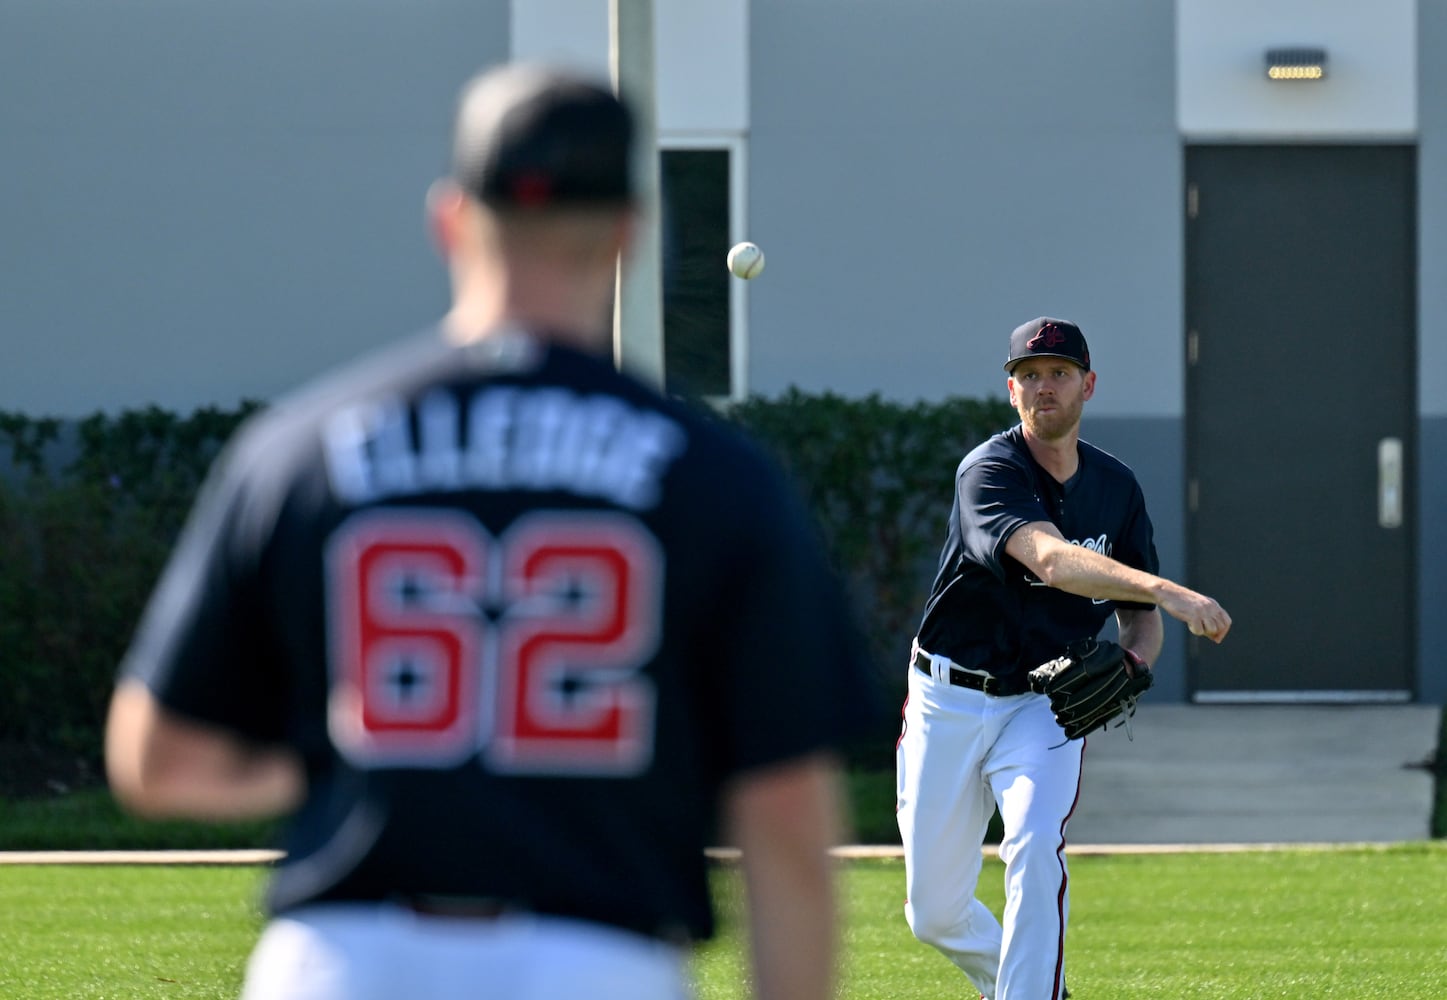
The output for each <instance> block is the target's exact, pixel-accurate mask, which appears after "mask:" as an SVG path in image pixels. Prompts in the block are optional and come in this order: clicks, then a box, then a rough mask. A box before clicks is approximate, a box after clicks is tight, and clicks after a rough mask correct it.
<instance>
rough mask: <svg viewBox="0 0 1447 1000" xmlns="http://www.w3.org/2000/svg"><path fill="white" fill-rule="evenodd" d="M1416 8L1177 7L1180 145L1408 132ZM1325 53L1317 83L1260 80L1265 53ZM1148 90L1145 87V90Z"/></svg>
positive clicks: (1278, 1)
mask: <svg viewBox="0 0 1447 1000" xmlns="http://www.w3.org/2000/svg"><path fill="white" fill-rule="evenodd" d="M1416 34H1417V4H1416V0H1371V2H1370V3H1367V2H1363V0H1177V2H1176V49H1177V63H1176V66H1177V74H1178V86H1177V104H1178V111H1179V117H1180V127H1181V132H1182V133H1183V134H1184V135H1185V136H1186V137H1187V138H1188V139H1198V140H1210V139H1216V138H1221V139H1334V140H1353V139H1401V138H1409V137H1411V136H1412V135H1414V134H1415V132H1416V128H1417V98H1416V88H1417V58H1416V56H1417V39H1416ZM1293 46H1310V47H1316V48H1324V49H1325V50H1326V51H1327V72H1326V78H1325V79H1323V80H1320V81H1314V82H1277V81H1272V80H1268V79H1267V77H1266V62H1265V57H1266V50H1267V49H1270V48H1278V47H1293ZM1145 82H1146V83H1147V84H1149V81H1145Z"/></svg>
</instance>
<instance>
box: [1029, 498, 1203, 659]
mask: <svg viewBox="0 0 1447 1000" xmlns="http://www.w3.org/2000/svg"><path fill="white" fill-rule="evenodd" d="M1005 551H1006V552H1007V553H1008V554H1009V555H1010V556H1011V557H1013V558H1014V559H1016V560H1017V561H1019V562H1020V563H1023V564H1024V565H1025V566H1026V567H1028V568H1029V569H1030V571H1031V572H1033V573H1034V574H1035V575H1036V576H1038V577H1039V578H1040V580H1041V581H1042V582H1043V583H1045V584H1046V585H1047V586H1050V587H1055V588H1057V589H1059V590H1064V591H1066V592H1067V593H1071V594H1078V595H1080V596H1081V597H1090V598H1094V599H1096V600H1104V601H1134V602H1137V603H1141V604H1155V605H1157V606H1159V607H1160V609H1161V610H1162V611H1164V612H1165V613H1166V614H1168V615H1170V616H1171V617H1173V618H1176V619H1179V620H1180V621H1182V622H1184V623H1185V625H1186V627H1187V628H1188V629H1190V631H1191V633H1192V634H1193V635H1203V636H1206V637H1207V638H1208V639H1211V640H1212V641H1214V642H1220V641H1221V640H1222V639H1224V638H1225V637H1226V633H1227V632H1228V631H1229V630H1230V628H1231V616H1230V615H1228V614H1227V613H1226V611H1225V609H1224V608H1222V607H1221V606H1220V605H1219V604H1218V603H1216V601H1214V600H1213V599H1211V598H1209V597H1207V596H1206V595H1205V594H1198V593H1196V592H1195V591H1194V590H1191V589H1190V588H1188V587H1183V586H1181V585H1180V584H1179V583H1175V582H1173V581H1171V580H1167V579H1165V578H1164V577H1160V576H1156V575H1155V574H1153V573H1146V572H1144V571H1143V570H1138V569H1135V568H1133V567H1130V566H1127V565H1126V564H1125V563H1122V562H1119V561H1117V560H1115V559H1112V558H1111V557H1110V556H1107V555H1104V554H1102V553H1100V552H1096V551H1094V550H1092V549H1087V548H1086V547H1085V546H1083V545H1072V544H1071V543H1070V542H1067V541H1066V540H1065V539H1064V537H1062V536H1061V534H1060V531H1059V529H1057V528H1056V527H1055V525H1053V524H1050V523H1049V522H1048V521H1035V522H1031V523H1030V524H1026V525H1023V526H1022V527H1020V528H1019V529H1017V530H1016V531H1015V533H1014V534H1012V535H1011V536H1010V539H1009V541H1007V542H1006V543H1005Z"/></svg>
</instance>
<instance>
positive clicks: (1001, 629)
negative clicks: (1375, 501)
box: [897, 317, 1231, 1000]
mask: <svg viewBox="0 0 1447 1000" xmlns="http://www.w3.org/2000/svg"><path fill="white" fill-rule="evenodd" d="M1005 370H1006V372H1008V376H1009V377H1008V380H1007V383H1006V384H1007V387H1008V389H1009V393H1010V402H1011V404H1012V405H1013V406H1014V407H1015V409H1016V411H1017V412H1018V413H1019V414H1020V423H1019V424H1018V425H1016V426H1015V427H1013V428H1011V429H1010V430H1008V431H1005V432H1003V433H1000V434H997V435H995V436H994V437H992V438H990V440H988V441H986V442H985V443H983V444H981V445H980V446H979V447H978V448H976V449H974V450H973V451H971V452H970V453H969V454H968V455H966V456H965V458H964V460H963V461H962V462H961V463H960V465H959V468H958V470H957V471H956V473H955V497H954V504H953V508H952V510H951V512H950V520H949V524H948V526H947V528H946V540H945V546H944V550H943V553H942V555H941V559H940V567H939V572H938V574H937V575H936V577H935V581H934V586H933V588H932V590H931V592H930V596H929V600H928V603H927V604H926V606H925V612H924V618H923V621H922V622H921V624H920V629H919V634H918V636H917V637H916V639H915V643H914V650H913V653H912V657H911V662H910V668H909V697H908V700H907V702H906V704H905V710H904V730H903V733H902V735H901V737H900V741H899V746H898V754H897V755H898V760H897V764H898V792H899V800H898V806H899V810H898V819H899V829H900V833H901V834H902V836H903V840H904V854H905V872H906V875H905V878H906V883H907V894H908V902H907V903H906V905H905V915H906V918H907V919H908V921H909V926H910V928H911V930H913V931H914V934H915V936H916V937H918V938H919V939H920V940H921V941H924V942H926V943H928V944H931V945H933V946H934V947H936V948H938V949H939V950H940V951H941V952H943V953H944V955H945V956H946V957H948V958H949V959H950V960H951V961H953V962H954V963H955V964H956V965H957V966H959V967H960V969H961V970H963V971H964V973H965V975H966V976H968V977H969V979H970V981H971V982H972V983H973V984H974V985H975V986H976V987H977V988H978V989H979V990H980V992H981V994H982V995H983V996H985V997H986V998H987V1000H1060V998H1061V996H1062V995H1063V992H1064V989H1065V924H1066V915H1067V911H1068V907H1069V895H1068V893H1067V891H1066V890H1067V884H1068V883H1067V873H1066V866H1065V827H1066V823H1067V822H1068V821H1069V819H1070V814H1071V812H1072V811H1073V810H1074V808H1075V802H1076V797H1077V793H1078V792H1079V788H1080V765H1081V756H1082V754H1083V752H1084V748H1085V740H1084V739H1075V740H1067V739H1066V738H1065V734H1064V732H1063V731H1062V730H1061V728H1060V726H1059V725H1058V724H1057V723H1056V721H1055V718H1054V716H1053V715H1052V712H1051V707H1050V702H1049V700H1048V699H1047V698H1046V697H1045V696H1044V695H1040V694H1031V693H1028V687H1027V682H1026V673H1027V672H1028V671H1029V670H1031V669H1032V668H1034V667H1036V666H1039V665H1040V664H1042V663H1044V662H1045V661H1047V660H1050V659H1052V658H1054V657H1056V656H1058V655H1060V653H1061V651H1062V650H1063V649H1064V647H1065V646H1066V644H1067V643H1069V642H1070V641H1072V640H1077V639H1081V638H1084V637H1087V636H1095V635H1096V634H1097V633H1099V632H1100V630H1101V628H1102V627H1103V626H1104V624H1105V622H1106V619H1107V618H1108V617H1109V616H1110V614H1111V613H1112V612H1114V614H1115V618H1116V622H1117V624H1118V626H1119V632H1120V644H1121V645H1122V646H1123V647H1125V648H1126V649H1127V650H1131V651H1133V652H1134V654H1135V655H1136V656H1137V657H1138V658H1139V659H1140V660H1141V661H1142V662H1144V663H1146V664H1149V663H1151V662H1153V661H1154V660H1155V658H1156V656H1157V655H1158V654H1159V653H1160V649H1161V643H1162V639H1163V631H1162V624H1161V616H1160V613H1159V611H1158V610H1157V609H1158V608H1160V609H1163V610H1165V611H1166V613H1167V614H1169V615H1171V616H1172V617H1175V618H1178V619H1180V620H1181V621H1183V622H1185V623H1186V625H1187V626H1188V627H1189V628H1190V630H1191V632H1192V634H1195V635H1204V636H1207V637H1209V638H1211V639H1213V640H1215V641H1216V642H1220V641H1221V639H1222V638H1224V637H1225V635H1226V632H1227V630H1228V629H1229V628H1230V627H1231V619H1230V617H1229V616H1228V615H1227V614H1226V612H1225V611H1224V610H1222V608H1221V606H1220V605H1218V604H1217V603H1216V602H1215V601H1213V600H1212V599H1211V598H1209V597H1206V596H1204V595H1202V594H1198V593H1195V592H1194V591H1191V590H1188V589H1186V588H1185V587H1182V586H1180V585H1179V584H1176V583H1172V582H1171V581H1169V580H1165V579H1162V578H1161V577H1159V576H1157V575H1155V574H1156V569H1157V564H1156V552H1155V544H1154V541H1153V539H1152V530H1151V522H1150V518H1149V516H1148V515H1147V514H1146V508H1145V501H1144V498H1143V497H1142V495H1141V490H1140V486H1139V485H1138V484H1137V483H1136V479H1135V476H1134V474H1133V473H1132V472H1131V471H1130V469H1129V468H1127V467H1126V466H1125V465H1124V464H1122V463H1121V462H1119V461H1118V460H1116V459H1115V458H1113V457H1111V456H1110V455H1108V454H1106V453H1105V452H1103V451H1101V450H1100V449H1098V448H1095V447H1092V446H1091V445H1090V444H1088V443H1086V442H1084V441H1081V440H1080V416H1081V411H1082V409H1083V407H1084V404H1085V401H1086V400H1088V399H1089V398H1090V397H1091V394H1092V393H1093V392H1094V391H1095V372H1094V371H1092V370H1091V366H1090V350H1089V348H1088V347H1087V345H1086V342H1085V337H1084V335H1083V334H1082V333H1081V331H1080V329H1079V328H1078V327H1077V326H1076V325H1075V324H1073V323H1068V322H1065V321H1063V320H1055V319H1049V318H1044V317H1042V318H1041V319H1037V320H1034V321H1032V322H1030V323H1026V324H1024V325H1022V326H1020V327H1019V328H1017V329H1016V330H1015V331H1014V332H1013V333H1012V334H1011V335H1010V351H1009V356H1008V360H1007V361H1006V363H1005ZM996 808H998V809H999V811H1000V817H1001V820H1002V821H1003V825H1004V837H1003V840H1002V841H1001V844H1000V857H1001V858H1002V859H1003V861H1004V862H1005V887H1006V902H1005V910H1004V920H1003V927H1002V926H1001V921H999V920H997V919H996V918H995V916H994V914H993V913H991V912H990V910H989V909H988V908H987V907H986V906H985V905H984V904H983V903H981V902H979V901H978V900H977V899H975V898H974V894H975V887H976V884H977V882H978V880H979V876H980V868H981V855H980V848H981V845H982V844H983V842H984V838H985V833H986V828H987V826H988V823H989V820H990V817H991V816H992V814H993V813H994V811H995V809H996Z"/></svg>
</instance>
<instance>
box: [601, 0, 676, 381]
mask: <svg viewBox="0 0 1447 1000" xmlns="http://www.w3.org/2000/svg"><path fill="white" fill-rule="evenodd" d="M609 36H610V43H609V59H610V63H611V66H612V73H613V87H614V89H615V90H616V91H617V92H618V93H620V94H622V95H623V96H624V97H625V99H626V100H628V102H629V104H630V106H631V107H632V108H633V112H634V115H635V117H636V120H637V125H638V152H639V157H638V161H639V162H638V168H639V169H638V175H637V182H638V186H639V196H640V199H639V200H640V207H641V209H642V212H641V217H640V219H639V231H638V237H637V240H636V243H635V245H634V248H633V256H632V259H631V260H630V261H629V262H628V266H627V267H626V268H620V271H619V278H618V295H617V299H616V300H615V303H614V307H613V359H614V362H615V363H616V364H617V366H618V367H619V368H621V369H623V370H624V371H627V372H629V373H630V374H632V375H635V376H637V377H638V378H641V379H643V380H644V381H645V382H650V383H652V384H653V385H655V386H657V387H658V388H660V389H661V388H662V387H663V285H662V273H663V269H662V261H661V258H662V246H661V244H662V239H661V236H660V233H659V196H658V100H657V96H656V95H657V88H656V86H655V80H656V74H655V71H654V63H655V61H656V53H655V50H654V43H653V0H610V2H609Z"/></svg>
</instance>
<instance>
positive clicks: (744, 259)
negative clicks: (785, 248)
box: [729, 242, 764, 279]
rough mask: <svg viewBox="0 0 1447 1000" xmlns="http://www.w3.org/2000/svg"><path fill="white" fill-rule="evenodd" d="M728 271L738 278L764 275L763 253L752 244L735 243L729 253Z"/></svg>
mask: <svg viewBox="0 0 1447 1000" xmlns="http://www.w3.org/2000/svg"><path fill="white" fill-rule="evenodd" d="M729 270H730V271H732V272H733V274H734V276H735V277H738V278H746V279H747V278H757V277H758V276H759V275H761V274H763V273H764V251H762V250H760V249H759V248H758V247H757V246H756V245H754V244H753V243H747V242H745V243H737V244H735V245H734V247H733V249H732V250H730V251H729Z"/></svg>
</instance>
